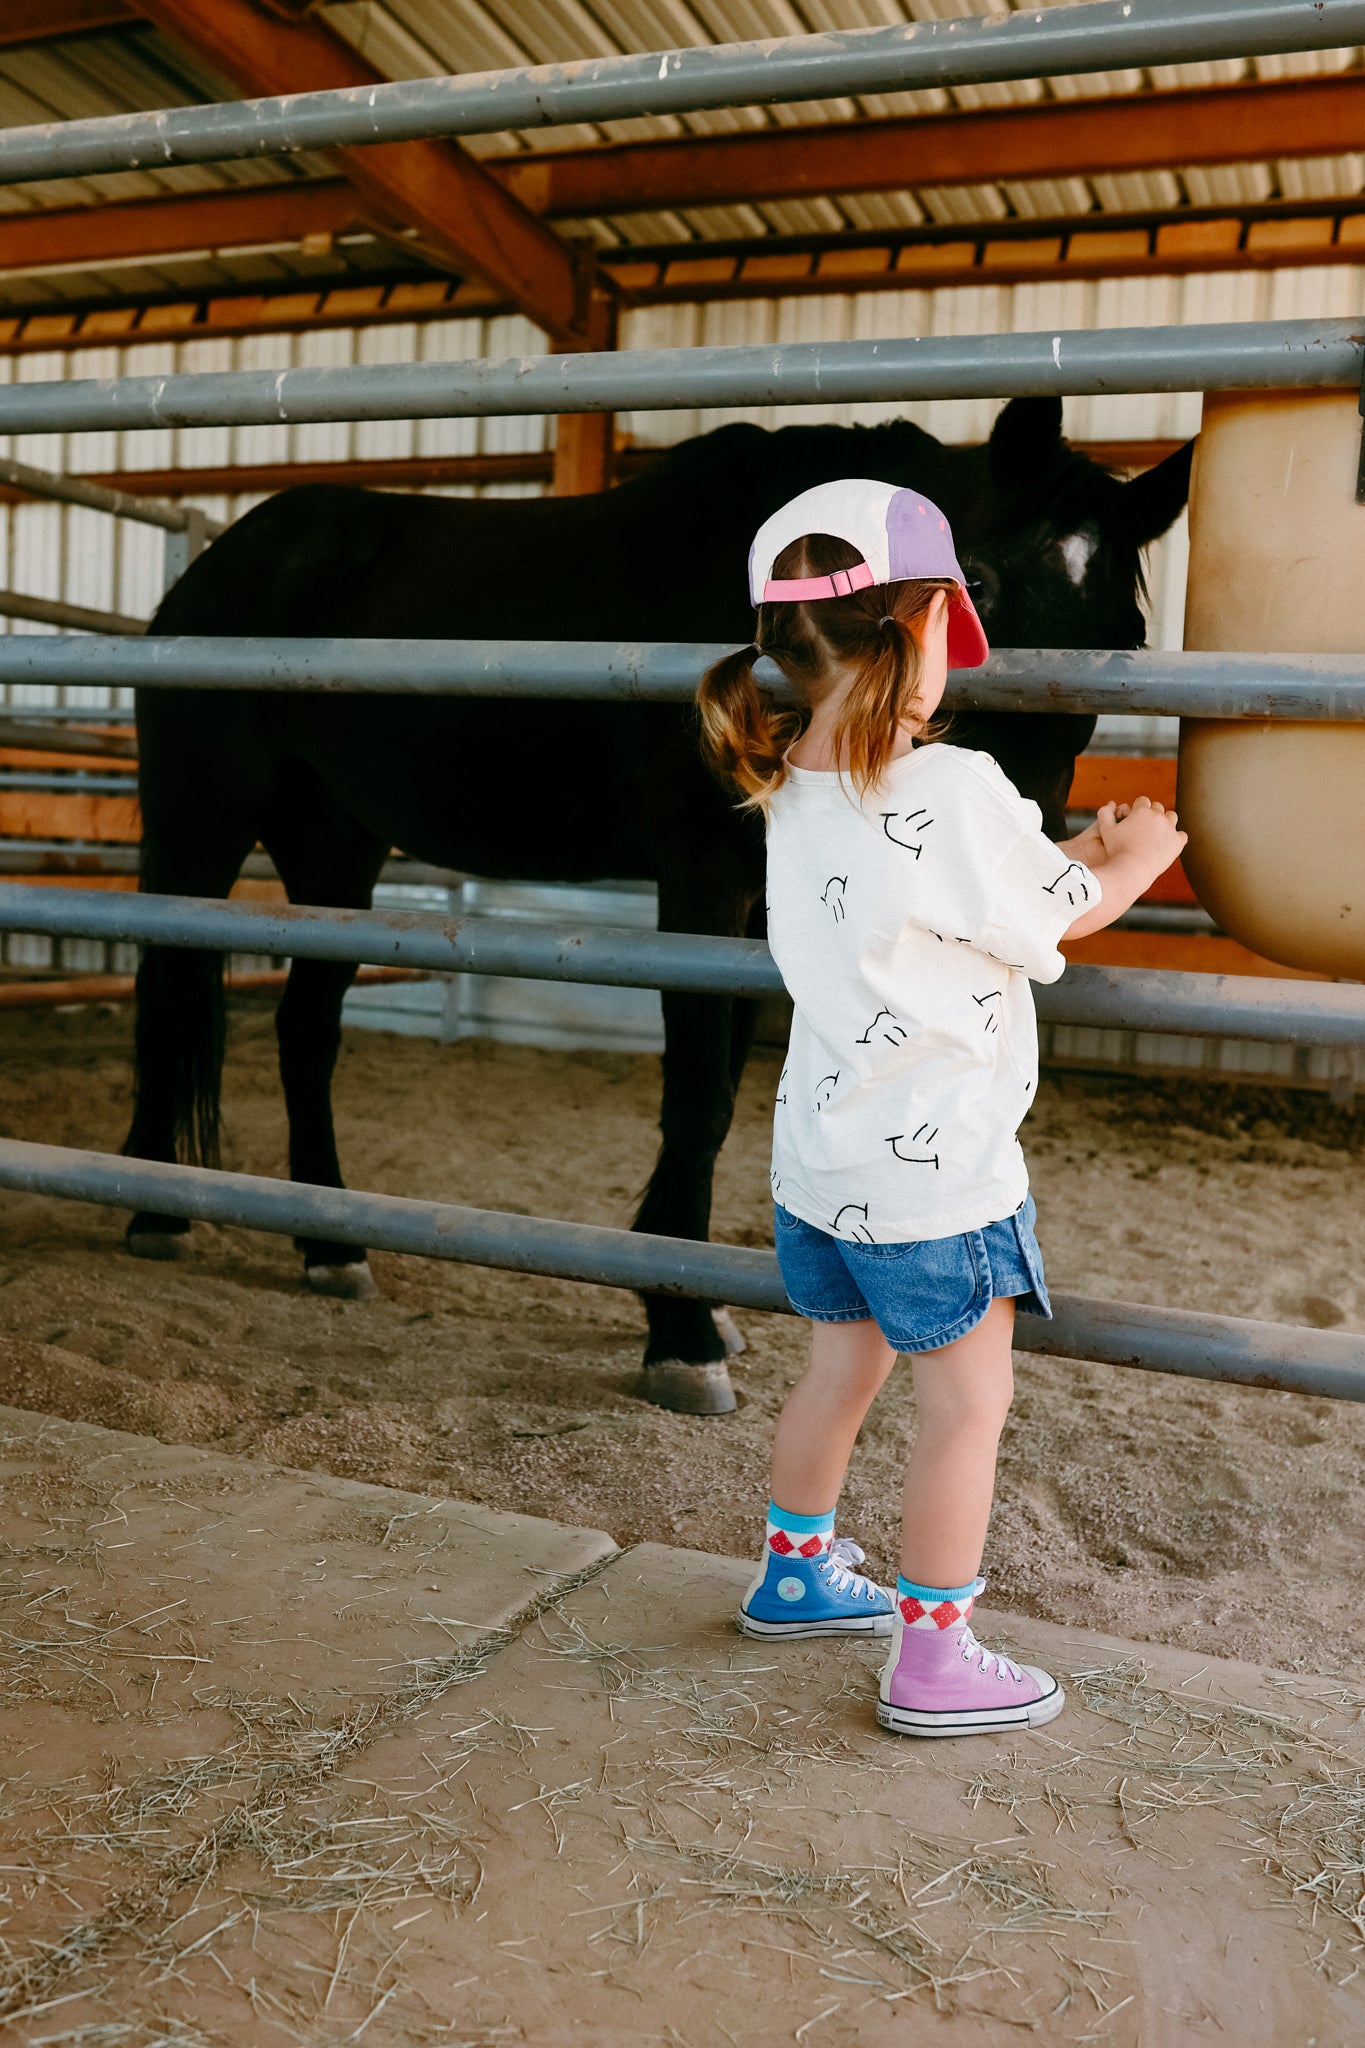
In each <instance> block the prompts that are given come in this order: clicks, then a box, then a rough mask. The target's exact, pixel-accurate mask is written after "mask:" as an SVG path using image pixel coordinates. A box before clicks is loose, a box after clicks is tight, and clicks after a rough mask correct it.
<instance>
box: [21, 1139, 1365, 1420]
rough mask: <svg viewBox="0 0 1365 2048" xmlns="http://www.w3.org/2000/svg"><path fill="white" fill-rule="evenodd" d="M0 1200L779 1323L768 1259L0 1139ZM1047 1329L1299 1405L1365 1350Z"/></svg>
mask: <svg viewBox="0 0 1365 2048" xmlns="http://www.w3.org/2000/svg"><path fill="white" fill-rule="evenodd" d="M0 1188H8V1189H11V1190H13V1191H15V1192H20V1193H24V1194H32V1195H55V1196H59V1197H61V1198H62V1199H64V1200H69V1201H77V1202H96V1203H100V1204H103V1205H106V1206H108V1207H115V1208H127V1209H150V1210H153V1211H155V1212H156V1213H158V1214H160V1215H165V1216H184V1217H188V1218H190V1219H192V1220H195V1221H200V1222H207V1223H217V1224H234V1225H237V1226H239V1227H241V1228H245V1229H248V1230H268V1231H273V1232H277V1233H280V1234H287V1235H290V1236H298V1237H314V1238H322V1239H326V1240H329V1241H331V1242H334V1243H340V1244H353V1245H365V1246H368V1247H372V1248H373V1249H375V1250H378V1251H389V1252H403V1253H407V1254H409V1255H411V1256H413V1257H416V1258H428V1259H454V1260H458V1261H460V1262H461V1263H464V1264H468V1265H475V1266H496V1267H500V1268H502V1269H503V1270H504V1271H509V1272H514V1273H541V1274H544V1275H547V1276H548V1277H550V1278H552V1279H560V1280H580V1281H586V1282H588V1283H590V1284H592V1285H595V1286H599V1287H628V1288H632V1289H639V1290H643V1291H646V1292H648V1293H651V1294H686V1295H691V1296H694V1297H699V1298H700V1299H702V1300H704V1301H717V1302H725V1303H728V1304H729V1305H730V1306H732V1307H735V1308H748V1309H760V1310H767V1311H769V1312H775V1313H777V1314H785V1315H790V1314H791V1313H792V1309H791V1305H790V1303H789V1302H788V1300H787V1297H786V1292H785V1290H784V1288H783V1286H782V1276H781V1274H780V1272H779V1271H778V1265H777V1260H776V1258H775V1256H774V1255H773V1253H772V1252H765V1251H750V1250H747V1249H742V1248H740V1247H738V1246H734V1245H721V1244H707V1243H697V1242H694V1241H693V1240H691V1239H686V1238H677V1237H653V1236H649V1235H648V1234H646V1233H645V1232H643V1231H629V1230H603V1229H600V1228H598V1227H596V1226H594V1225H591V1224H585V1223H560V1222H554V1221H551V1220H550V1219H548V1218H545V1217H540V1216H517V1215H506V1214H503V1213H501V1212H500V1211H498V1210H496V1209H466V1208H457V1207H455V1206H453V1205H448V1204H445V1203H440V1202H419V1201H412V1200H409V1199H406V1198H404V1197H402V1196H398V1195H372V1194H364V1193H360V1192H359V1191H357V1190H355V1189H351V1188H317V1187H308V1186H306V1185H304V1184H302V1183H301V1182H298V1181H287V1180H266V1179H264V1178H261V1177H258V1176H256V1175H251V1174H236V1173H214V1172H210V1171H208V1170H207V1169H205V1168H204V1167H197V1166H163V1165H157V1164H153V1163H152V1162H150V1161H147V1160H142V1159H121V1158H115V1157H112V1156H111V1155H109V1154H108V1153H103V1152H78V1151H67V1150H65V1149H64V1148H62V1147H60V1146H56V1145H29V1144H24V1143H22V1142H20V1141H19V1140H17V1139H13V1138H7V1139H4V1140H0ZM1053 1311H1054V1319H1053V1320H1052V1321H1051V1322H1047V1321H1044V1320H1043V1319H1041V1318H1039V1317H1035V1316H1027V1315H1025V1316H1021V1317H1020V1318H1019V1320H1018V1322H1017V1323H1016V1326H1015V1328H1016V1336H1015V1343H1016V1346H1017V1348H1018V1349H1019V1350H1021V1351H1046V1352H1050V1353H1052V1354H1053V1355H1055V1356H1058V1357H1063V1358H1084V1359H1095V1360H1098V1361H1100V1362H1102V1363H1106V1364H1112V1365H1131V1366H1138V1367H1140V1368H1142V1369H1143V1370H1146V1371H1148V1372H1174V1373H1180V1374H1184V1375H1187V1376H1189V1377H1191V1378H1195V1379H1206V1380H1222V1381H1227V1382H1231V1383H1233V1384H1237V1385H1242V1386H1252V1387H1270V1388H1279V1389H1281V1390H1283V1391H1286V1392H1291V1393H1299V1394H1320V1395H1327V1396H1329V1397H1330V1398H1332V1399H1336V1400H1341V1401H1365V1338H1362V1337H1357V1336H1352V1335H1347V1334H1346V1333H1344V1332H1342V1331H1339V1330H1308V1329H1301V1328H1298V1327H1295V1326H1293V1325H1289V1324H1281V1323H1259V1322H1251V1321H1243V1320H1241V1319H1240V1318H1238V1317H1235V1316H1212V1315H1198V1314H1191V1313H1189V1312H1186V1311H1182V1310H1176V1309H1160V1308H1147V1307H1143V1306H1140V1305H1136V1304H1130V1303H1127V1302H1107V1301H1094V1300H1090V1299H1088V1298H1086V1297H1085V1296H1080V1295H1072V1296H1066V1295H1061V1296H1056V1297H1054V1300H1053Z"/></svg>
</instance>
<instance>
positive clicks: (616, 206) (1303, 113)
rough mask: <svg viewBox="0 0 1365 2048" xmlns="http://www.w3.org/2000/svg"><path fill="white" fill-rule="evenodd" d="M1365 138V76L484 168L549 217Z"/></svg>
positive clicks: (632, 146) (1253, 154)
mask: <svg viewBox="0 0 1365 2048" xmlns="http://www.w3.org/2000/svg"><path fill="white" fill-rule="evenodd" d="M1362 139H1365V74H1362V73H1360V72H1352V73H1348V74H1347V75H1346V76H1344V77H1339V78H1307V79H1292V80H1274V81H1268V82H1266V83H1264V84H1258V85H1224V86H1214V87H1208V88H1201V89H1199V90H1195V91H1190V90H1182V91H1179V92H1150V93H1135V94H1132V95H1129V96H1127V97H1120V96H1118V95H1114V96H1111V97H1109V98H1105V99H1091V100H1061V101H1058V100H1048V101H1044V102H1043V103H1041V104H1039V105H1034V106H1024V107H999V108H993V109H990V110H988V111H986V112H981V113H971V114H918V115H913V116H911V117H909V118H907V119H904V120H900V119H898V120H894V121H884V120H878V121H832V122H829V123H827V124H824V125H822V126H820V127H818V128H817V127H796V128H765V129H761V130H756V131H749V132H745V133H740V134H736V135H702V136H686V137H682V138H679V139H676V140H671V141H665V142H627V143H612V144H608V145H597V146H595V147H593V148H591V149H570V150H552V151H551V150H544V151H540V150H538V151H536V152H534V153H528V154H525V155H520V156H516V157H492V158H485V159H484V167H485V169H487V170H489V171H491V172H493V173H494V174H495V175H496V176H497V177H499V178H500V179H501V180H502V181H503V183H504V184H505V186H506V187H507V189H508V190H509V191H510V192H514V193H515V194H516V195H517V197H518V198H519V199H520V200H521V201H522V203H523V205H525V206H527V207H529V208H530V209H531V210H532V211H533V212H535V213H539V214H544V215H546V216H547V217H550V218H555V217H563V216H566V215H577V216H583V215H590V214H612V213H637V212H641V211H644V210H646V209H650V208H655V207H663V206H717V205H728V204H737V203H740V202H742V201H746V200H747V201H758V200H764V199H794V198H801V197H803V196H809V195H821V196H824V195H827V194H830V193H839V192H888V191H894V190H899V189H902V188H922V187H924V186H937V185H985V184H990V183H992V182H994V181H996V180H998V179H1002V178H1008V179H1016V178H1065V177H1078V176H1084V175H1086V174H1087V173H1092V172H1101V171H1107V172H1114V171H1138V170H1165V169H1169V168H1170V167H1172V166H1177V167H1178V166H1181V165H1184V164H1228V163H1244V162H1261V161H1264V160H1265V159H1267V158H1277V157H1305V156H1332V155H1335V154H1338V153H1343V152H1350V151H1355V150H1358V149H1359V148H1360V147H1361V143H1362Z"/></svg>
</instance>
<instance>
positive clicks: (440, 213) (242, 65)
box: [138, 0, 592, 348]
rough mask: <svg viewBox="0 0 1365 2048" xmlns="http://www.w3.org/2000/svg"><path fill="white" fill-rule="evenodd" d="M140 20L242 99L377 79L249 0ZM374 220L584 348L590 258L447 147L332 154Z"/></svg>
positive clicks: (323, 32) (569, 344) (159, 2)
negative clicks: (402, 231) (409, 236)
mask: <svg viewBox="0 0 1365 2048" xmlns="http://www.w3.org/2000/svg"><path fill="white" fill-rule="evenodd" d="M138 4H139V12H141V13H144V14H147V15H149V16H150V17H151V19H152V20H153V21H154V22H155V23H156V25H157V27H158V28H161V29H163V30H165V32H166V33H167V34H168V35H170V36H171V37H173V38H175V39H176V40H178V41H179V42H181V43H182V44H184V45H185V46H187V47H188V48H189V49H190V50H192V51H193V52H194V54H195V55H196V56H197V57H199V58H200V59H202V60H204V61H206V62H208V63H210V64H211V65H212V66H213V67H214V69H215V70H216V71H218V72H220V73H221V74H222V75H223V76H224V77H225V78H229V79H231V80H232V82H233V83H234V84H235V85H236V86H238V87H239V88H240V89H241V91H242V92H243V93H247V94H250V95H252V96H265V95H272V94H278V93H298V92H314V91H320V90H324V89H326V88H328V87H332V86H365V85H373V84H377V83H382V82H383V74H382V73H380V72H378V71H376V70H375V68H374V66H373V65H371V64H369V63H367V62H366V61H365V59H364V58H363V57H361V56H360V55H359V54H358V53H357V52H356V51H355V50H353V49H352V48H351V47H350V45H349V44H347V43H343V42H342V41H340V40H339V39H338V38H337V37H335V36H333V35H331V34H330V33H329V31H328V30H327V28H326V27H325V25H324V24H323V22H322V20H321V19H320V18H319V17H318V16H317V15H314V14H299V15H297V16H293V15H285V14H284V13H282V12H281V11H280V10H279V9H276V8H267V7H264V6H256V5H253V4H252V0H138ZM334 154H335V155H336V157H337V159H338V160H339V161H340V163H341V164H342V165H343V167H344V169H345V172H346V176H347V178H348V179H349V180H350V182H351V183H352V184H353V185H354V186H355V188H356V190H357V191H358V192H359V193H360V194H361V195H362V196H363V198H364V199H365V200H366V202H367V204H368V206H369V207H370V208H372V209H374V210H375V211H376V212H377V214H378V216H379V217H380V218H381V219H387V220H389V221H392V222H395V223H397V224H398V225H399V226H400V228H406V229H408V230H410V231H414V232H415V237H416V242H417V246H418V247H420V248H423V249H425V250H426V251H427V252H428V253H429V254H430V255H431V256H432V258H433V260H434V261H435V262H436V263H437V264H438V265H451V266H453V267H454V268H456V269H457V270H459V271H461V272H463V271H465V270H473V271H474V272H476V273H477V275H478V276H480V277H481V278H484V279H486V280H487V281H488V283H490V284H491V285H493V286H494V287H496V288H497V289H499V290H501V291H503V292H505V293H506V295H507V297H508V298H509V299H510V300H511V301H512V303H513V304H514V305H516V306H518V307H520V309H521V311H522V312H524V313H525V314H526V315H527V316H528V318H530V319H532V320H534V321H535V322H536V323H537V324H538V325H539V326H541V327H543V328H544V329H545V330H546V332H547V333H548V334H549V335H550V336H551V337H552V339H553V340H554V342H555V343H556V345H558V346H559V347H563V348H582V347H584V346H588V345H590V344H588V342H587V331H588V325H589V317H590V311H591V300H592V259H591V256H590V254H588V253H585V252H579V251H574V250H571V249H569V248H566V247H565V245H564V244H563V243H562V242H561V241H559V240H558V239H557V237H556V236H555V235H554V234H553V233H552V232H551V231H550V230H549V229H548V228H546V227H545V226H543V225H542V223H541V222H540V221H538V220H537V219H536V218H535V217H534V215H533V214H531V213H529V212H528V211H527V209H526V208H525V207H524V206H523V205H522V204H521V202H520V201H519V200H518V199H517V198H516V197H515V196H514V195H513V194H511V193H509V192H508V190H507V188H506V187H505V185H503V184H501V183H500V182H499V181H498V180H497V179H496V178H493V177H490V176H489V174H488V173H487V172H486V171H485V170H484V169H483V167H482V165H481V164H479V163H478V162H476V160H475V159H474V158H473V157H472V156H470V155H469V154H468V152H467V151H466V150H464V149H462V148H461V147H460V145H459V144H458V143H457V142H394V143H383V144H379V145H376V146H374V147H372V148H354V149H342V150H337V151H336V152H334Z"/></svg>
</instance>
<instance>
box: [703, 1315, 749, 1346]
mask: <svg viewBox="0 0 1365 2048" xmlns="http://www.w3.org/2000/svg"><path fill="white" fill-rule="evenodd" d="M711 1320H712V1322H713V1323H714V1324H715V1326H716V1335H717V1336H718V1337H719V1338H720V1341H721V1343H722V1344H723V1345H724V1346H725V1355H726V1357H727V1358H738V1356H739V1354H740V1352H741V1351H747V1350H748V1348H749V1347H748V1345H747V1344H746V1343H745V1341H744V1332H743V1330H741V1329H740V1327H739V1324H738V1323H737V1322H736V1321H735V1319H734V1317H733V1316H732V1315H731V1313H730V1311H729V1309H728V1308H713V1309H712V1311H711Z"/></svg>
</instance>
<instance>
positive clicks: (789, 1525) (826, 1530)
mask: <svg viewBox="0 0 1365 2048" xmlns="http://www.w3.org/2000/svg"><path fill="white" fill-rule="evenodd" d="M833 1541H834V1510H833V1508H831V1509H830V1511H829V1513H828V1514H827V1515H793V1514H789V1513H788V1512H787V1510H786V1508H780V1507H779V1506H778V1505H777V1502H776V1501H775V1500H772V1501H769V1503H768V1528H767V1548H768V1550H770V1551H775V1552H776V1553H777V1555H778V1556H779V1557H806V1558H810V1559H812V1560H813V1559H815V1558H817V1557H824V1556H826V1555H827V1554H828V1552H829V1546H830V1544H831V1543H832V1542H833Z"/></svg>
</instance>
